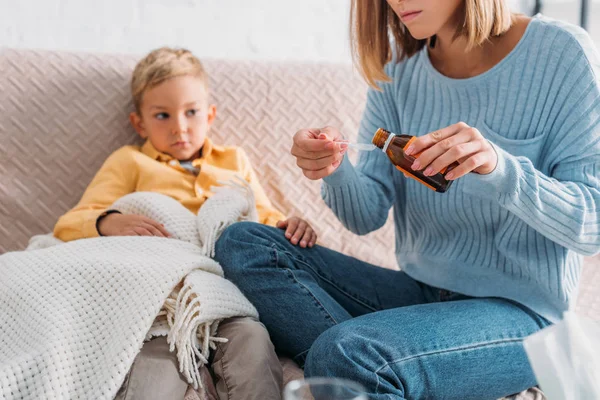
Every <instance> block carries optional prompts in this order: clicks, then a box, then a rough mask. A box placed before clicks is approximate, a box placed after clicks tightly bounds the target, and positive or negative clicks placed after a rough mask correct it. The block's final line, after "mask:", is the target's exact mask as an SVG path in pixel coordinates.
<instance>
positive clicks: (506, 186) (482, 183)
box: [462, 142, 520, 201]
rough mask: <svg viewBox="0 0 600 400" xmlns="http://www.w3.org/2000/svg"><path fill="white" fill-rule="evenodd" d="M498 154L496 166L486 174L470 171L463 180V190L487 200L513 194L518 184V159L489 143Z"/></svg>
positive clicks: (516, 190)
mask: <svg viewBox="0 0 600 400" xmlns="http://www.w3.org/2000/svg"><path fill="white" fill-rule="evenodd" d="M490 144H491V145H492V147H493V148H494V150H495V151H496V154H497V155H498V164H497V165H496V168H495V169H494V170H493V171H492V172H490V173H489V174H486V175H480V174H476V173H470V174H467V175H465V176H464V177H463V178H462V180H463V182H462V183H463V185H462V187H463V191H464V192H465V193H467V194H470V195H474V196H477V197H480V198H486V199H489V200H495V201H497V200H499V198H500V195H515V194H516V193H517V192H518V184H519V170H520V164H519V160H518V159H517V158H516V157H515V156H513V155H512V154H510V153H508V152H506V151H505V150H503V149H502V148H501V147H499V146H497V145H495V144H494V143H491V142H490Z"/></svg>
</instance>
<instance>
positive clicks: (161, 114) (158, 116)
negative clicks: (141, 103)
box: [155, 112, 169, 119]
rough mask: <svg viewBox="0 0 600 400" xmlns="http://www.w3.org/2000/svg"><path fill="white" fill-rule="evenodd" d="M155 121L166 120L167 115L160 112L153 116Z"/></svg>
mask: <svg viewBox="0 0 600 400" xmlns="http://www.w3.org/2000/svg"><path fill="white" fill-rule="evenodd" d="M155 117H156V119H167V118H169V114H167V113H165V112H162V113H158V114H156V115H155Z"/></svg>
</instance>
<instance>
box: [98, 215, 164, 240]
mask: <svg viewBox="0 0 600 400" xmlns="http://www.w3.org/2000/svg"><path fill="white" fill-rule="evenodd" d="M98 233H99V234H101V235H102V236H160V237H171V235H170V234H169V232H167V230H166V229H165V227H164V226H163V225H161V224H159V223H158V222H156V221H154V220H153V219H150V218H146V217H143V216H141V215H125V214H119V213H113V214H108V215H107V216H105V217H103V218H102V219H101V220H100V222H98Z"/></svg>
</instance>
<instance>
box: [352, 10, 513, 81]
mask: <svg viewBox="0 0 600 400" xmlns="http://www.w3.org/2000/svg"><path fill="white" fill-rule="evenodd" d="M511 24H512V16H511V13H510V10H509V8H508V5H507V4H506V1H505V0H464V22H463V24H462V26H459V27H458V28H457V31H456V36H455V37H458V36H466V38H467V43H468V47H469V48H472V47H474V46H479V45H481V44H482V43H483V42H485V41H486V40H488V39H489V38H490V37H491V36H498V35H501V34H502V33H504V32H506V31H507V30H508V29H509V28H510V26H511ZM350 41H351V47H352V55H353V59H354V64H355V65H356V66H357V67H358V69H359V71H360V73H361V75H362V76H363V77H364V78H365V80H366V81H367V83H368V84H369V85H370V86H371V87H373V88H376V89H379V86H378V85H377V83H376V81H386V82H389V81H390V77H389V76H388V75H387V74H386V73H385V71H384V66H385V64H387V63H388V62H390V61H392V56H393V54H396V55H398V60H396V61H400V60H402V59H404V58H407V57H411V56H413V55H414V54H415V53H417V52H418V51H419V50H421V49H422V48H423V47H424V46H425V44H426V43H427V40H425V39H422V40H419V39H415V38H413V37H412V36H411V35H410V32H409V31H408V30H407V29H406V27H405V26H404V24H402V22H401V21H400V18H398V16H397V15H396V13H395V12H394V10H393V9H392V8H391V7H390V6H389V4H388V3H387V2H386V1H385V0H377V1H373V0H352V6H351V9H350Z"/></svg>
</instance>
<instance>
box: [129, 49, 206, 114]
mask: <svg viewBox="0 0 600 400" xmlns="http://www.w3.org/2000/svg"><path fill="white" fill-rule="evenodd" d="M186 75H190V76H195V77H198V78H200V79H202V81H203V83H204V86H205V87H206V89H207V90H208V77H207V74H206V71H205V70H204V66H202V63H201V62H200V60H199V59H198V58H196V57H195V56H194V55H193V54H192V53H191V52H190V51H189V50H186V49H173V48H170V47H162V48H160V49H156V50H153V51H151V52H150V53H149V54H148V55H147V56H146V57H144V58H143V59H142V60H141V61H140V62H138V64H137V65H136V66H135V69H134V70H133V75H132V76H131V95H132V96H133V105H134V106H135V110H136V112H138V113H139V112H140V107H141V104H142V97H143V95H144V93H145V92H146V90H148V89H152V88H153V87H156V86H158V85H160V84H161V83H163V82H164V81H166V80H168V79H171V78H175V77H177V76H186Z"/></svg>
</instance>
